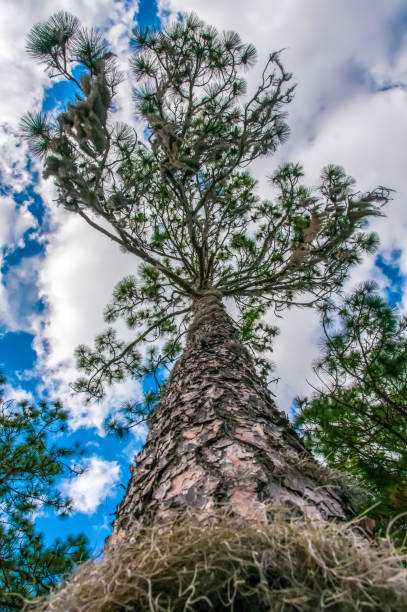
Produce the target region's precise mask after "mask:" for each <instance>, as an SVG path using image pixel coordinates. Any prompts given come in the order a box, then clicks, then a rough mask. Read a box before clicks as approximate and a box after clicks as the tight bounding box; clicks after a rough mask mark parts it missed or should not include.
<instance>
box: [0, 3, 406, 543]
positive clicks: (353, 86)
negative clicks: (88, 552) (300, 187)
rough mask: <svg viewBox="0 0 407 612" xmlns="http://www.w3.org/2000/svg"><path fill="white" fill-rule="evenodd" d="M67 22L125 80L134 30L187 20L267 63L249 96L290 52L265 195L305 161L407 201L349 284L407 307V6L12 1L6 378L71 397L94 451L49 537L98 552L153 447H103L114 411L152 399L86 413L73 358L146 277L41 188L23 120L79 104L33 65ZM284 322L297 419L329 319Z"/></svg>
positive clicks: (280, 361) (4, 139)
mask: <svg viewBox="0 0 407 612" xmlns="http://www.w3.org/2000/svg"><path fill="white" fill-rule="evenodd" d="M60 9H64V10H68V11H69V12H71V13H73V14H74V15H76V16H78V17H79V18H80V19H81V21H82V22H83V23H84V25H87V26H96V27H98V28H100V29H101V30H103V32H104V34H105V36H106V38H107V39H108V40H109V41H110V44H111V45H112V48H113V50H114V51H115V53H116V54H117V55H118V57H119V61H120V64H121V66H122V68H125V67H126V65H127V61H128V57H129V38H128V35H129V33H130V32H131V28H132V27H133V26H134V25H135V23H137V22H139V23H141V24H143V25H147V24H154V25H159V24H160V23H162V24H165V23H166V21H167V20H168V19H177V18H178V14H179V12H182V11H191V10H192V11H195V12H196V13H198V15H199V16H200V17H201V18H202V19H204V20H205V21H207V22H209V23H212V24H213V25H215V26H216V27H217V28H218V29H220V30H222V29H226V30H230V29H234V30H237V31H238V32H239V33H240V35H241V37H242V39H243V40H244V41H246V42H252V43H254V44H255V46H256V47H257V49H258V56H259V61H258V65H257V67H256V68H255V69H254V70H252V71H251V73H249V74H248V82H249V87H250V84H252V85H254V84H255V83H256V81H257V79H258V77H259V72H260V71H261V68H262V64H264V62H265V60H266V57H267V54H268V53H269V52H270V51H274V50H279V49H284V51H283V54H282V58H283V61H284V64H285V66H286V68H287V69H288V70H289V71H291V72H293V74H294V77H295V80H296V82H297V83H298V86H297V90H296V96H295V100H294V102H293V103H292V104H291V108H290V109H289V124H290V127H291V137H290V139H289V141H288V142H287V143H286V144H285V145H284V146H283V147H281V149H280V150H279V151H278V153H277V154H276V155H275V157H274V158H271V159H270V158H269V159H265V160H261V161H259V162H258V163H257V164H256V165H255V166H254V167H253V168H252V173H253V175H254V176H255V177H256V178H258V179H259V190H260V192H261V193H263V194H264V195H265V196H266V195H267V183H266V181H265V177H266V176H268V175H270V174H271V173H272V172H273V169H275V167H276V166H277V165H279V164H280V163H282V162H283V161H301V162H302V163H303V165H304V167H305V171H306V180H307V182H308V183H309V184H311V185H312V184H316V183H317V182H318V176H319V173H320V170H321V168H322V167H323V166H324V165H326V164H328V163H337V164H341V165H343V166H344V167H345V169H346V170H347V172H348V173H350V174H352V175H353V176H354V177H355V178H356V180H357V184H358V186H359V188H360V189H362V190H364V189H370V188H374V187H375V186H376V185H378V184H382V185H385V186H387V187H391V188H393V189H395V190H396V191H395V193H394V200H393V201H392V203H391V204H390V205H389V207H388V211H387V212H388V216H387V217H386V218H385V219H378V220H375V221H374V224H373V228H374V229H375V230H376V231H377V232H378V233H379V235H380V238H381V247H380V251H379V252H378V253H376V255H374V256H372V257H370V258H369V259H367V260H365V261H364V263H363V264H361V265H360V266H359V267H358V268H356V269H355V270H354V272H353V274H352V278H351V279H350V281H349V283H348V286H349V287H350V286H352V285H354V284H357V283H358V282H360V281H362V280H364V279H367V278H374V279H375V280H376V281H377V282H378V283H379V286H380V288H381V291H382V292H383V295H385V296H386V297H387V298H388V299H389V300H391V301H392V302H394V303H398V304H399V305H400V307H401V308H403V309H406V307H407V293H406V292H405V291H404V286H405V278H406V274H407V249H406V248H404V240H403V238H404V236H405V233H406V229H407V214H406V211H405V207H406V205H407V159H406V154H405V149H406V143H407V92H406V87H407V7H406V3H405V2H404V1H403V0H386V2H379V1H372V0H329V1H327V0H284V1H283V2H281V1H280V2H277V1H275V0H251V2H246V1H243V0H158V1H157V2H155V0H138V1H137V0H64V2H59V0H0V16H1V19H0V30H1V31H0V55H1V60H0V79H1V83H2V86H3V87H2V89H3V91H2V95H1V97H0V120H1V121H0V215H1V219H0V246H1V253H0V258H1V272H0V279H1V285H0V365H1V367H2V368H3V370H4V372H5V374H6V376H7V378H8V380H9V388H8V394H9V396H10V397H17V398H20V397H24V396H31V397H33V398H38V397H50V398H55V397H58V398H60V399H62V400H63V402H64V405H65V407H66V408H67V409H68V410H69V411H70V414H71V420H70V423H71V431H70V434H69V440H72V441H73V440H80V441H81V442H82V443H83V444H84V445H85V446H86V449H87V452H86V456H85V458H84V462H85V465H86V467H87V468H88V470H87V472H86V473H85V474H84V475H83V476H81V477H80V478H79V479H77V480H76V481H75V482H71V483H69V482H62V483H61V487H62V489H63V491H64V492H66V493H68V494H70V495H71V496H72V497H73V498H74V500H75V502H76V507H77V513H76V514H75V516H74V517H72V518H71V519H69V520H68V521H67V522H66V523H64V525H63V526H62V527H61V526H60V525H59V524H57V523H56V522H55V521H52V520H51V519H50V518H49V517H45V516H42V517H40V519H39V527H40V528H43V529H45V530H46V531H47V534H48V536H49V537H52V536H53V535H54V534H55V533H56V532H57V533H58V534H59V535H62V534H63V533H65V532H66V533H68V532H71V533H72V532H74V531H78V530H85V531H86V532H87V533H88V535H89V536H90V538H91V540H92V544H93V546H94V549H95V550H96V549H97V547H98V546H100V544H101V542H102V541H103V539H104V537H106V536H107V535H108V533H109V522H110V521H111V520H112V517H111V516H109V514H110V513H112V512H113V511H114V508H115V504H116V503H117V502H118V501H119V499H120V497H121V495H122V494H123V489H122V487H121V486H120V485H121V484H122V485H126V483H127V479H128V475H129V472H128V467H127V466H128V463H129V461H130V460H131V459H132V457H133V455H134V452H135V451H136V450H137V449H138V448H140V445H141V444H142V442H143V440H144V437H145V430H144V429H143V428H139V429H138V430H137V431H136V432H135V435H134V436H132V437H131V438H130V439H127V440H126V441H124V442H123V443H119V442H117V440H112V439H111V438H109V437H106V436H105V435H104V433H103V428H102V422H103V419H104V418H105V416H106V414H107V413H108V412H109V410H112V409H114V408H115V407H117V406H120V405H121V404H122V403H123V402H125V401H126V400H127V399H134V398H135V397H136V398H137V397H139V396H140V394H141V389H142V386H143V381H127V382H125V383H123V384H121V385H118V386H116V387H114V388H112V389H111V390H110V392H109V395H108V397H107V399H106V401H105V402H104V403H103V404H102V405H100V404H97V405H90V406H85V405H84V403H83V401H82V399H81V398H79V397H75V396H72V395H71V393H70V387H69V383H70V382H72V381H73V380H74V379H75V377H76V373H75V364H74V360H73V351H74V349H75V347H76V346H77V345H78V344H79V343H88V344H90V343H92V340H93V337H94V336H95V334H96V333H98V332H100V331H101V330H102V329H103V328H104V323H103V317H102V313H103V309H104V306H105V305H106V304H107V303H108V302H109V300H110V296H111V291H112V288H113V287H114V285H115V283H116V282H117V281H118V280H120V278H122V277H123V276H124V275H126V274H129V273H134V272H135V271H136V268H137V262H136V261H135V260H134V258H133V257H132V256H128V255H127V256H126V255H124V254H123V253H121V252H120V251H119V250H117V249H116V248H115V247H114V245H112V244H110V243H109V242H107V241H106V240H105V238H104V237H103V236H99V235H97V234H95V233H94V232H93V231H92V230H91V229H90V228H88V227H87V226H85V225H84V224H83V223H82V222H81V220H80V219H76V218H75V216H73V215H69V214H68V213H67V212H66V211H65V210H63V209H60V208H57V207H56V206H55V204H54V202H53V199H54V197H55V193H54V191H53V186H52V184H51V183H49V182H44V181H43V180H42V178H41V171H40V168H39V166H38V165H37V162H35V161H33V160H30V158H29V156H28V154H27V150H26V147H25V145H24V144H22V143H21V141H20V139H19V137H18V122H19V119H20V117H21V115H22V114H23V113H24V112H26V111H28V110H33V109H36V110H39V109H41V108H42V109H44V110H55V109H57V108H61V107H62V106H63V104H65V103H66V102H67V100H68V99H69V97H70V96H72V91H71V90H70V89H69V88H66V86H65V85H64V84H63V83H61V82H58V81H53V82H50V81H49V79H48V77H47V75H46V74H45V73H44V72H43V69H42V67H40V66H38V65H35V64H33V63H32V62H31V61H30V60H29V58H28V57H27V56H26V54H25V52H24V44H25V36H26V34H27V32H28V30H29V29H30V27H31V26H32V25H33V24H34V23H36V22H38V21H42V20H45V19H47V18H48V17H49V16H50V15H51V14H52V13H53V12H55V11H57V10H60ZM132 86H134V83H132V82H131V81H130V80H126V81H125V82H124V83H123V84H122V86H121V90H120V92H119V97H118V105H117V107H118V108H117V112H118V115H119V119H120V120H124V121H127V122H129V123H135V121H134V117H133V110H132V104H131V88H132ZM277 324H278V325H279V327H280V329H281V334H280V336H279V338H278V340H277V342H276V344H275V348H274V361H275V362H276V364H277V368H276V376H277V377H279V378H280V382H279V384H278V386H277V387H276V388H274V389H273V390H274V392H275V393H276V394H277V401H278V404H279V406H280V407H281V408H282V409H283V410H286V411H287V412H289V411H290V406H291V403H292V400H293V397H295V396H296V395H297V394H302V393H306V391H307V383H306V380H307V378H308V379H310V378H312V360H313V358H315V357H316V355H317V353H318V349H317V344H318V337H319V328H318V319H317V317H316V315H315V313H314V312H313V311H312V310H306V311H304V310H302V311H295V310H293V311H290V312H289V313H287V315H286V316H285V317H284V318H283V319H281V320H279V321H278V322H277ZM145 384H146V383H144V386H145Z"/></svg>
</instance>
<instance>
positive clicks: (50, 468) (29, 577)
mask: <svg viewBox="0 0 407 612" xmlns="http://www.w3.org/2000/svg"><path fill="white" fill-rule="evenodd" d="M4 383H5V380H4V378H3V377H1V378H0V560H1V561H0V607H1V609H2V610H5V611H6V610H20V609H21V608H22V606H23V598H30V597H35V596H39V595H44V594H46V593H48V592H49V591H50V589H51V588H52V587H53V586H55V584H56V583H57V582H58V581H59V580H60V579H61V577H62V576H64V575H65V574H66V573H68V572H69V571H70V570H72V569H73V567H75V565H77V564H78V563H79V562H80V561H82V560H84V559H86V558H87V557H88V555H89V550H88V547H87V539H86V538H85V536H83V535H79V536H75V537H72V536H69V537H68V538H67V539H66V540H62V539H58V540H56V541H55V542H54V543H53V544H52V545H50V546H47V545H45V543H44V538H43V536H42V535H41V534H39V533H37V532H36V531H35V528H34V522H33V517H34V514H35V513H36V512H40V511H44V510H46V509H53V510H55V511H56V512H57V513H58V514H59V515H61V516H64V515H66V514H67V513H69V512H70V511H71V510H72V503H71V501H70V500H69V499H67V498H63V497H62V496H61V494H60V492H59V491H58V489H57V487H56V479H57V478H58V477H61V476H66V477H68V476H73V475H75V474H77V473H79V472H80V471H81V470H80V469H79V467H78V466H75V464H74V463H72V459H73V457H74V456H75V455H78V454H79V453H80V449H79V448H78V447H74V448H73V447H71V448H68V447H65V446H62V445H61V444H60V443H59V442H58V437H57V436H58V434H60V433H62V432H63V431H64V430H65V428H66V420H67V416H68V415H67V413H66V411H64V410H63V409H62V408H61V406H60V405H59V404H54V405H52V406H50V405H47V404H46V403H45V402H42V403H41V404H40V405H39V406H38V407H37V406H34V405H31V404H30V403H28V402H27V401H22V402H15V401H13V400H7V401H6V400H5V399H4Z"/></svg>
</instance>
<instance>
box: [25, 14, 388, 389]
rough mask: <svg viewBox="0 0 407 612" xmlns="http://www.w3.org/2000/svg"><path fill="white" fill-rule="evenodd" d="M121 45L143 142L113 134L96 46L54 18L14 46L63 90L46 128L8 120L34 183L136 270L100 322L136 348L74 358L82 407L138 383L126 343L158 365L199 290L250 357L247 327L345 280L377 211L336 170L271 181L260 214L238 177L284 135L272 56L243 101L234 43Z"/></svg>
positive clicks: (182, 40) (295, 172)
mask: <svg viewBox="0 0 407 612" xmlns="http://www.w3.org/2000/svg"><path fill="white" fill-rule="evenodd" d="M133 42H134V48H135V53H134V57H133V59H132V62H131V69H132V71H133V75H134V76H135V78H136V79H137V87H136V89H135V92H134V99H135V105H136V111H137V114H138V116H139V118H140V119H141V120H142V121H144V123H145V131H144V138H143V139H140V138H138V137H137V135H136V133H135V131H134V129H133V128H132V127H130V126H127V125H122V124H117V123H114V120H113V119H114V113H113V112H112V111H113V101H114V96H115V92H116V88H117V85H118V83H119V81H120V78H121V77H120V75H119V73H118V71H117V70H116V68H115V62H114V56H113V54H112V53H111V52H110V51H109V48H108V46H107V44H106V43H105V42H104V41H103V39H102V38H101V37H100V35H99V34H98V33H97V32H95V31H87V30H85V29H83V28H81V27H80V25H79V23H78V21H77V20H76V19H75V18H74V17H72V16H71V15H69V14H67V13H64V12H60V13H57V14H56V15H54V16H53V17H51V18H50V19H49V20H48V21H47V22H46V23H44V24H37V25H36V26H34V28H33V29H32V31H31V33H30V35H29V38H28V43H27V50H28V52H29V53H30V54H31V56H32V57H33V58H34V59H36V60H38V61H40V62H42V63H43V64H45V66H46V67H47V69H48V71H49V74H50V76H51V77H56V76H58V77H59V76H62V77H64V78H66V79H69V80H71V81H74V82H75V83H76V85H77V87H78V94H77V99H76V101H75V102H74V103H72V104H69V105H68V107H67V109H66V111H65V112H63V113H61V114H60V115H59V116H58V117H57V119H56V120H55V121H52V120H51V119H50V118H49V117H47V116H46V115H44V114H43V113H28V114H27V115H26V116H25V117H24V118H23V120H22V131H23V133H24V136H25V137H26V139H27V140H28V143H29V145H30V148H31V151H32V152H33V153H35V154H37V155H39V156H40V157H42V158H43V159H44V176H46V177H50V176H52V177H54V180H55V183H56V185H57V188H58V201H59V202H60V203H61V204H62V205H63V206H64V207H65V208H66V209H68V210H69V211H70V212H72V213H75V214H79V215H80V216H81V217H83V219H84V220H85V221H86V222H87V223H89V224H90V225H91V226H92V227H93V228H95V229H96V230H98V231H100V232H102V233H103V234H105V235H106V236H108V237H109V238H110V239H112V240H113V241H114V242H116V243H117V244H119V245H120V246H121V247H122V248H123V249H125V250H126V251H128V252H131V253H134V254H135V255H136V256H138V257H139V258H140V259H141V260H142V265H141V270H140V276H141V282H140V279H135V278H126V279H124V280H123V282H122V283H120V285H119V286H118V287H117V289H116V291H115V294H114V301H113V304H112V305H111V306H110V307H108V309H107V311H106V319H107V321H108V322H110V321H113V320H114V319H116V318H117V317H119V316H123V317H124V318H125V319H126V321H127V323H128V324H129V326H130V327H132V328H137V329H138V330H139V334H138V336H137V338H136V340H135V341H134V342H132V343H130V344H128V345H125V344H123V343H121V342H120V341H119V340H118V339H117V338H116V336H115V334H114V332H113V331H112V330H108V331H107V332H106V333H104V334H103V335H101V336H100V337H99V338H98V339H97V341H96V348H95V350H90V349H88V348H86V347H80V348H79V349H78V359H79V365H80V366H81V367H82V368H83V369H84V370H85V373H86V374H87V375H88V378H87V379H86V380H85V379H84V380H82V382H80V383H79V385H78V388H79V389H81V390H85V391H87V392H88V393H89V394H90V395H91V396H94V397H98V398H100V397H102V396H103V383H104V382H111V381H114V380H120V379H121V378H123V376H125V375H126V374H133V375H134V374H135V373H136V372H139V371H140V370H139V369H138V368H139V364H140V357H139V354H138V352H137V350H136V348H137V344H139V343H140V342H142V341H148V340H151V339H152V338H154V337H157V336H166V337H167V338H168V342H167V344H166V346H165V348H164V356H165V359H169V360H171V359H173V358H174V355H175V354H176V351H177V350H178V349H179V346H180V337H181V336H182V335H183V333H184V331H185V329H186V327H187V323H188V321H189V320H190V316H191V304H192V302H193V300H194V299H196V298H197V297H199V295H200V294H201V293H202V291H205V290H208V289H213V288H215V289H217V290H218V291H219V292H220V293H221V295H223V296H225V297H227V296H229V297H232V298H234V300H235V302H236V304H237V307H238V309H239V312H240V315H239V316H240V318H239V321H238V327H239V329H240V333H241V336H242V338H243V339H244V340H245V341H247V342H249V343H251V345H252V346H253V348H254V349H255V350H256V351H262V350H264V349H265V348H266V347H267V346H269V339H270V335H273V334H274V333H275V330H274V329H273V328H272V327H270V326H269V325H267V324H266V323H265V322H264V321H263V320H262V318H261V317H262V315H263V314H264V313H265V311H266V309H267V308H270V307H272V308H274V309H277V310H278V309H280V308H284V307H286V306H290V305H292V304H301V305H308V304H311V303H313V302H318V301H321V300H322V299H325V298H326V297H327V296H328V295H329V294H330V293H331V292H332V291H335V290H337V289H338V288H339V287H340V286H341V284H342V283H343V280H344V278H345V277H346V275H347V273H348V270H349V267H350V266H351V265H353V264H354V263H355V262H357V261H359V259H360V256H361V254H362V253H363V252H364V251H371V250H372V249H374V247H375V245H376V243H377V239H376V237H375V236H374V235H373V234H369V233H367V232H366V231H365V228H364V224H365V223H364V222H365V219H366V217H368V216H371V215H380V214H382V213H381V206H382V205H383V204H384V203H386V202H387V200H388V199H389V190H387V189H385V188H383V187H378V188H377V189H375V190H373V191H370V192H367V193H360V192H358V191H356V190H355V188H354V181H353V179H351V178H350V177H349V176H347V175H346V174H345V172H344V170H343V169H342V168H340V167H337V166H328V167H326V168H325V169H324V170H323V172H322V175H321V182H320V185H319V186H318V187H317V188H316V189H310V188H307V187H306V186H304V185H303V183H302V177H303V171H302V168H301V166H300V165H299V164H293V163H287V164H285V165H284V166H282V167H280V168H278V169H277V170H276V171H275V172H274V174H273V175H272V176H271V178H270V183H271V193H270V199H269V200H264V199H261V198H260V197H259V196H258V195H257V193H256V189H255V188H256V184H255V181H254V179H253V178H252V177H251V176H250V174H249V173H248V170H247V168H248V166H249V165H250V164H251V163H252V162H254V161H255V160H256V159H258V158H259V157H262V156H266V155H271V154H272V153H274V152H275V150H276V148H277V147H278V145H279V144H280V143H281V142H283V141H284V140H285V139H286V138H287V135H288V127H287V125H286V123H285V111H284V108H285V106H286V105H287V104H288V103H289V102H290V101H291V99H292V96H293V91H294V85H293V84H292V78H291V75H290V74H289V73H287V72H286V71H285V69H284V67H283V65H282V63H281V60H280V56H279V53H272V54H270V56H269V57H268V59H267V61H266V65H265V67H264V70H263V72H262V76H261V81H260V84H259V85H258V87H257V88H256V89H255V91H253V92H251V93H248V92H247V88H246V82H245V80H244V78H243V75H244V72H245V71H246V70H248V69H250V68H251V67H252V65H253V63H254V62H255V60H256V51H255V48H254V47H253V46H252V45H247V44H243V43H242V41H241V40H240V37H239V35H238V34H236V33H235V32H223V33H218V32H217V31H216V29H215V28H213V27H211V26H207V25H206V24H204V23H203V22H201V21H200V20H199V19H198V18H197V17H196V16H194V15H186V16H185V17H184V19H183V21H182V22H181V23H175V24H173V25H170V26H169V27H167V28H166V29H165V30H163V31H158V30H150V29H135V30H134V39H133ZM78 63H79V64H81V65H82V67H83V69H84V70H85V74H84V75H83V76H82V77H81V79H80V80H77V79H76V78H75V73H74V67H75V66H76V65H77V64H78ZM263 365H264V362H263Z"/></svg>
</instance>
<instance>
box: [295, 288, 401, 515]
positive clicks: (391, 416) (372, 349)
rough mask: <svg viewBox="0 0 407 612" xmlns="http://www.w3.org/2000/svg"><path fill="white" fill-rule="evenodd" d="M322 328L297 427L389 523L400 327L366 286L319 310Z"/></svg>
mask: <svg viewBox="0 0 407 612" xmlns="http://www.w3.org/2000/svg"><path fill="white" fill-rule="evenodd" d="M322 322H323V329H324V332H325V340H324V345H323V352H322V355H321V357H320V358H319V360H318V362H317V363H316V366H315V371H316V373H317V374H318V377H319V378H320V380H321V388H320V389H317V390H316V393H315V394H314V396H313V397H312V398H311V399H307V398H304V399H301V400H298V405H299V407H300V408H301V412H300V413H299V414H298V417H297V419H296V425H297V426H299V427H301V429H302V431H303V433H304V435H305V442H306V445H307V446H308V448H310V449H311V450H312V451H315V452H317V453H321V454H322V455H323V456H324V457H326V460H327V462H328V463H329V464H330V465H331V466H333V467H335V468H338V469H340V470H344V471H349V472H351V473H352V474H355V475H357V476H359V477H360V476H361V477H362V479H363V480H364V481H365V482H367V483H368V484H369V485H370V488H371V489H372V491H373V493H374V495H375V497H376V498H377V501H379V502H380V505H379V506H378V508H377V510H376V513H377V514H378V516H379V517H380V516H383V515H384V516H385V517H386V516H387V518H388V517H389V515H390V516H391V515H394V514H398V513H399V512H403V511H404V510H405V508H406V502H407V491H406V484H407V455H406V445H407V386H406V383H407V336H406V331H407V321H406V319H405V318H404V317H402V316H401V315H400V313H399V312H398V310H397V308H396V307H394V306H391V305H389V304H388V303H387V302H385V301H384V300H383V298H381V297H380V295H379V294H378V292H377V287H376V286H375V284H374V283H366V284H364V285H363V286H361V287H359V288H358V289H356V290H355V291H354V292H353V293H352V294H351V295H349V296H348V297H347V298H346V299H345V300H344V301H343V303H341V304H339V305H335V304H333V303H330V304H327V305H325V306H324V307H323V309H322Z"/></svg>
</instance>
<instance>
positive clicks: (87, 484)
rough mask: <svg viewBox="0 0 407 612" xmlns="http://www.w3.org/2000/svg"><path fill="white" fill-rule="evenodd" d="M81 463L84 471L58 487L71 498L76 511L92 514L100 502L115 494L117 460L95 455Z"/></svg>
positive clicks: (118, 472)
mask: <svg viewBox="0 0 407 612" xmlns="http://www.w3.org/2000/svg"><path fill="white" fill-rule="evenodd" d="M83 464H84V467H85V468H86V471H85V472H84V473H83V474H81V475H80V476H78V477H77V478H75V479H74V480H65V481H64V482H62V483H61V487H60V488H61V491H62V493H63V494H64V495H68V496H69V497H70V498H71V499H72V501H73V503H74V507H75V509H76V510H77V511H78V512H84V513H85V514H93V513H94V512H95V510H96V509H97V507H98V506H99V504H100V503H102V502H103V501H104V500H105V499H106V498H108V497H112V496H113V495H114V494H115V486H116V485H117V483H118V479H119V477H120V467H119V464H118V463H117V461H106V460H105V459H101V458H100V457H97V456H96V455H93V456H92V457H89V458H87V459H85V460H84V462H83Z"/></svg>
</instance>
